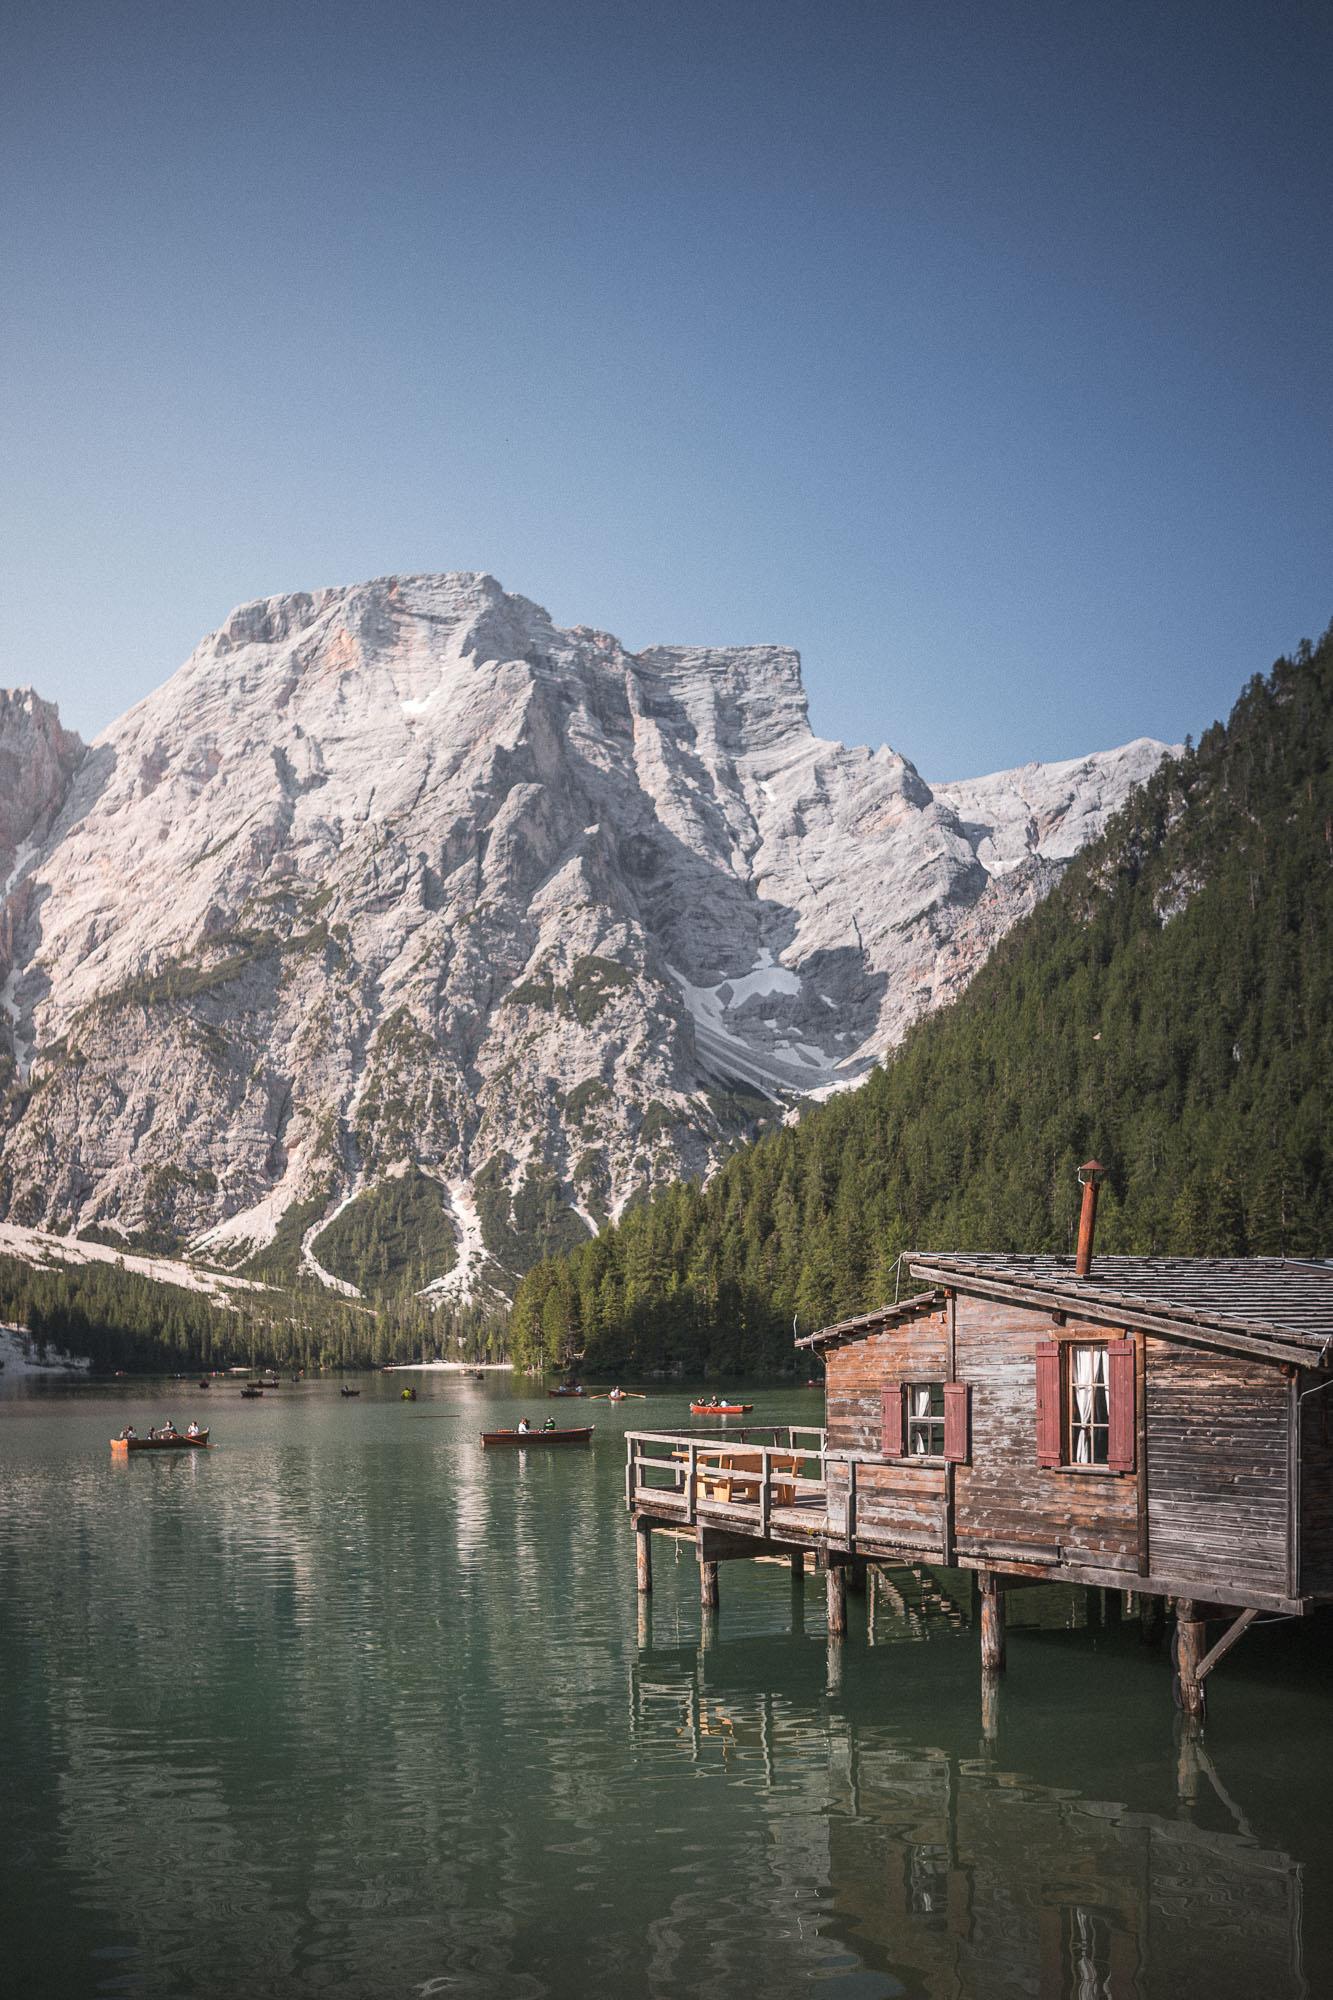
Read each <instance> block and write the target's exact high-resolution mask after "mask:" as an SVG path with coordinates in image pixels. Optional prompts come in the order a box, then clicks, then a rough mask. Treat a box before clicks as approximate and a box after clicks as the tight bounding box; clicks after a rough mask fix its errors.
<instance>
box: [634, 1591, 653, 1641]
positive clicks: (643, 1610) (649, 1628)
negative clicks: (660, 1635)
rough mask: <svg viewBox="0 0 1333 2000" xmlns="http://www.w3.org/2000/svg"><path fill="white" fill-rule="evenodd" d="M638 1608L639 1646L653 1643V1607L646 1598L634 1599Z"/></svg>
mask: <svg viewBox="0 0 1333 2000" xmlns="http://www.w3.org/2000/svg"><path fill="white" fill-rule="evenodd" d="M636 1602H637V1604H638V1607H639V1624H638V1634H637V1636H638V1641H639V1644H640V1646H651V1645H652V1643H653V1607H652V1605H651V1604H650V1602H649V1601H648V1599H647V1598H646V1597H640V1598H638V1599H636Z"/></svg>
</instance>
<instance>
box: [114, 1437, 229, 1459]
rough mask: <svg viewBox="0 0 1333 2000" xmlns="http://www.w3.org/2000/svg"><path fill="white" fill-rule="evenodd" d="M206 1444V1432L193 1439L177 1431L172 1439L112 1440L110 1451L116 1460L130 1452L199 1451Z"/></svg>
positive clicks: (136, 1438) (135, 1438)
mask: <svg viewBox="0 0 1333 2000" xmlns="http://www.w3.org/2000/svg"><path fill="white" fill-rule="evenodd" d="M207 1443H208V1432H207V1431H200V1432H198V1433H197V1435H196V1436H194V1437H187V1436H186V1435H185V1433H184V1432H183V1431H177V1432H176V1433H175V1434H174V1435H173V1436H172V1437H164V1438H162V1437H158V1438H140V1437H133V1438H112V1440H111V1449H112V1451H113V1452H114V1453H115V1454H116V1456H117V1458H126V1457H128V1455H129V1454H130V1452H132V1451H199V1450H201V1449H202V1447H203V1446H204V1445H206V1444H207Z"/></svg>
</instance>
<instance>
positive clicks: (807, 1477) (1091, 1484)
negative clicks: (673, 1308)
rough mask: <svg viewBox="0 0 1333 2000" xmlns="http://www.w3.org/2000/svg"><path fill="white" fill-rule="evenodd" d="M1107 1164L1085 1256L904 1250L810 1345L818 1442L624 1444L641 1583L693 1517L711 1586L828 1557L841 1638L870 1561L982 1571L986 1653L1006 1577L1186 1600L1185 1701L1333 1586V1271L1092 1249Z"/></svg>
mask: <svg viewBox="0 0 1333 2000" xmlns="http://www.w3.org/2000/svg"><path fill="white" fill-rule="evenodd" d="M1100 1171H1101V1170H1100V1168H1098V1167H1097V1166H1096V1164H1095V1163H1090V1164H1089V1167H1088V1168H1087V1169H1085V1170H1084V1172H1083V1176H1082V1177H1083V1178H1084V1181H1085V1204H1084V1226H1083V1231H1082V1237H1081V1242H1080V1249H1079V1255H1078V1257H1077V1259H1075V1258H1067V1257H1010V1256H957V1255H951V1256H942V1255H933V1254H932V1255H921V1256H911V1257H908V1258H907V1259H905V1260H904V1261H905V1263H906V1266H907V1268H908V1269H909V1270H910V1272H911V1274H912V1277H913V1278H914V1279H916V1280H917V1281H918V1285H919V1287H920V1288H919V1289H916V1290H915V1291H914V1292H913V1293H912V1295H911V1296H910V1297H908V1298H906V1299H903V1300H901V1301H900V1302H898V1303H897V1304H894V1305H891V1306H885V1307H883V1308H882V1309H881V1310H879V1311H877V1312H872V1313H867V1314H864V1315H863V1316H861V1317H860V1318H857V1319H853V1320H847V1321H844V1322H842V1323H841V1324H839V1325H836V1326H831V1327H828V1328H826V1329H824V1331H822V1332H820V1333H816V1334H813V1335H810V1336H808V1337H807V1338H806V1339H805V1340H803V1341H801V1342H799V1343H798V1344H799V1345H800V1346H803V1347H805V1348H807V1349H811V1350H813V1351H814V1352H815V1353H817V1354H818V1355H819V1357H820V1358H821V1359H822V1360H823V1362H824V1364H825V1369H826V1376H827V1403H826V1425H827V1428H826V1430H825V1432H823V1433H822V1434H820V1435H819V1436H818V1439H817V1444H816V1445H815V1446H814V1447H812V1446H811V1445H810V1443H809V1441H808V1436H807V1434H801V1433H791V1434H790V1435H787V1436H785V1437H784V1436H778V1435H773V1436H771V1437H751V1438H749V1439H745V1440H742V1441H740V1442H739V1443H738V1442H736V1441H734V1440H722V1439H701V1438H699V1437H698V1436H697V1435H691V1434H680V1435H677V1436H674V1437H671V1438H662V1437H660V1436H659V1437H653V1436H652V1434H646V1433H645V1434H640V1435H639V1436H637V1437H635V1436H631V1438H630V1441H629V1446H628V1450H629V1467H628V1483H627V1497H628V1500H629V1504H630V1507H631V1511H632V1514H633V1517H634V1520H635V1523H636V1526H637V1527H638V1528H639V1530H640V1533H641V1538H642V1539H641V1542H640V1554H641V1563H640V1581H641V1584H644V1585H647V1584H648V1583H649V1582H650V1578H649V1575H648V1572H647V1566H646V1547H647V1544H646V1536H647V1534H648V1533H649V1532H650V1531H651V1529H652V1528H653V1527H655V1526H661V1527H668V1526H679V1525H680V1524H681V1523H682V1522H683V1523H684V1524H685V1525H687V1526H688V1527H690V1528H692V1529H694V1531H695V1534H696V1537H697V1541H698V1549H699V1557H700V1561H701V1563H702V1564H703V1565H704V1593H705V1600H706V1601H710V1592H711V1593H715V1591H716V1570H715V1568H713V1565H715V1564H716V1563H717V1562H720V1561H723V1560H726V1559H728V1558H730V1557H737V1556H743V1555H747V1554H754V1553H759V1552H760V1548H757V1547H756V1544H757V1543H758V1544H759V1545H761V1547H762V1551H763V1552H766V1553H779V1552H785V1551H794V1550H800V1549H810V1548H813V1549H814V1550H815V1552H816V1555H817V1558H818V1559H819V1561H820V1562H821V1564H822V1565H823V1566H824V1567H825V1568H826V1569H827V1572H828V1578H829V1612H830V1625H831V1628H832V1629H833V1630H834V1631H835V1632H836V1631H839V1630H841V1629H842V1626H843V1622H844V1620H845V1615H846V1612H845V1596H844V1592H845V1586H846V1576H847V1573H848V1572H849V1571H850V1572H851V1573H852V1574H853V1576H854V1577H855V1575H856V1573H857V1571H858V1570H859V1569H861V1568H862V1567H863V1566H864V1564H865V1563H866V1562H872V1563H895V1562H899V1563H901V1562H908V1563H937V1564H941V1565H944V1566H946V1567H953V1568H959V1569H963V1570H967V1571H971V1572H973V1573H974V1574H975V1575H976V1576H977V1578H978V1581H979V1586H980V1591H981V1600H982V1649H983V1659H984V1661H985V1664H986V1665H987V1666H988V1667H990V1668H993V1669H998V1668H999V1667H1001V1666H1002V1665H1003V1663H1004V1594H1005V1592H1006V1591H1011V1590H1014V1589H1017V1588H1021V1587H1022V1586H1023V1585H1025V1584H1032V1583H1042V1582H1050V1581H1058V1582H1066V1583H1079V1584H1085V1585H1090V1586H1095V1587H1101V1588H1107V1589H1111V1590H1118V1591H1127V1592H1128V1591H1132V1592H1133V1593H1135V1595H1136V1596H1137V1597H1139V1598H1141V1599H1146V1600H1147V1601H1148V1603H1149V1605H1150V1606H1161V1605H1162V1604H1163V1602H1164V1601H1165V1600H1167V1599H1174V1600H1175V1603H1176V1616H1177V1663H1178V1668H1179V1674H1180V1682H1181V1690H1182V1696H1183V1700H1184V1704H1185V1706H1186V1707H1187V1708H1193V1709H1199V1708H1201V1707H1202V1700H1203V1681H1204V1679H1205V1677H1206V1676H1207V1674H1208V1673H1209V1672H1210V1671H1211V1669H1212V1667H1213V1666H1214V1665H1215V1664H1216V1662H1217V1660H1218V1659H1220V1658H1221V1656H1222V1654H1223V1652H1225V1651H1226V1649H1227V1648H1228V1647H1229V1646H1230V1645H1231V1644H1232V1643H1234V1641H1235V1640H1236V1639H1237V1638H1238V1637H1239V1636H1240V1635H1241V1633H1242V1632H1243V1631H1244V1630H1245V1628H1246V1626H1247V1625H1248V1624H1249V1623H1250V1622H1251V1621H1252V1619H1253V1618H1254V1617H1255V1616H1256V1615H1258V1614H1261V1613H1276V1614H1293V1613H1294V1614H1301V1613H1304V1612H1306V1611H1309V1610H1310V1609H1312V1608H1313V1607H1314V1606H1315V1605H1317V1604H1319V1603H1322V1602H1328V1601H1330V1599H1333V1440H1331V1439H1330V1422H1331V1421H1333V1418H1331V1416H1330V1410H1329V1399H1328V1398H1327V1397H1326V1396H1325V1395H1324V1391H1325V1390H1326V1389H1328V1388H1329V1387H1331V1386H1333V1369H1330V1368H1329V1367H1328V1365H1327V1363H1328V1358H1329V1354H1330V1350H1331V1349H1333V1267H1330V1266H1328V1265H1324V1264H1314V1263H1300V1262H1288V1261H1285V1260H1282V1259H1278V1258H1254V1259H1248V1260H1231V1259H1225V1260H1224V1259H1209V1258H1130V1257H1111V1258H1104V1259H1098V1260H1097V1261H1096V1263H1095V1264H1094V1262H1093V1257H1092V1228H1093V1222H1094V1220H1095V1207H1096V1184H1097V1180H1098V1178H1099V1177H1100ZM1210 1622H1216V1623H1217V1624H1220V1625H1221V1626H1223V1627H1224V1629H1223V1630H1222V1631H1221V1633H1220V1635H1218V1636H1216V1637H1214V1635H1213V1634H1210V1633H1209V1631H1208V1626H1209V1623H1210ZM1210 1639H1211V1640H1212V1641H1213V1643H1212V1644H1211V1646H1210V1643H1209V1642H1210Z"/></svg>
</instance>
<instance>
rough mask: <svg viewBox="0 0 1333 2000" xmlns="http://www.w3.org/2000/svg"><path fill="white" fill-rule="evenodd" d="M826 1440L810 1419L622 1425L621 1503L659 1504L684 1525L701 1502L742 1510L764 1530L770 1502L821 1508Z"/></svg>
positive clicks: (772, 1505) (771, 1506)
mask: <svg viewBox="0 0 1333 2000" xmlns="http://www.w3.org/2000/svg"><path fill="white" fill-rule="evenodd" d="M826 1441H827V1433H826V1432H825V1431H823V1430H822V1429H820V1428H818V1427H817V1426H816V1425H813V1424H746V1425H744V1426H743V1427H741V1428H738V1429H736V1430H732V1429H730V1428H728V1429H727V1430H726V1432H725V1433H722V1434H719V1433H718V1432H717V1430H716V1429H712V1428H709V1427H707V1426H701V1427H698V1428H692V1429H689V1430H680V1431H627V1432H626V1433H625V1503H626V1505H627V1506H628V1507H631V1508H635V1507H637V1508H640V1509H652V1508H660V1509H661V1510H662V1512H663V1513H664V1514H666V1515H668V1516H670V1517H671V1518H672V1519H676V1520H679V1521H682V1522H683V1523H684V1524H685V1525H686V1526H687V1527H692V1526H693V1525H694V1523H695V1522H696V1521H697V1519H698V1517H699V1510H700V1508H701V1507H702V1508H703V1509H704V1510H705V1511H706V1512H707V1511H712V1510H725V1511H726V1512H727V1513H728V1514H729V1515H730V1516H731V1517H732V1518H734V1517H735V1514H736V1512H737V1510H741V1511H743V1513H744V1515H745V1516H746V1517H747V1521H748V1522H752V1523H753V1525H754V1526H757V1528H758V1531H759V1533H760V1534H761V1535H767V1533H768V1528H769V1522H770V1520H771V1518H772V1515H773V1512H774V1508H775V1507H780V1508H795V1507H801V1506H805V1507H822V1506H823V1503H824V1497H825V1485H824V1455H825V1446H826ZM812 1466H813V1468H814V1471H813V1473H812V1472H811V1467H812ZM751 1531H753V1529H751Z"/></svg>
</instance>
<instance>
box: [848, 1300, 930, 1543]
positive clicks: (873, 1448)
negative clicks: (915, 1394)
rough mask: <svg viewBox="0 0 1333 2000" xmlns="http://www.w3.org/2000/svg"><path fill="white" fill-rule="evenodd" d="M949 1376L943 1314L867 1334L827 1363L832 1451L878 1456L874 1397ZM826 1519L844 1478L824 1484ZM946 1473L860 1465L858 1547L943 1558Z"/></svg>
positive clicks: (891, 1462) (896, 1462)
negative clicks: (903, 1385) (864, 1544)
mask: <svg viewBox="0 0 1333 2000" xmlns="http://www.w3.org/2000/svg"><path fill="white" fill-rule="evenodd" d="M948 1372H949V1330H948V1319H947V1315H946V1313H945V1312H943V1311H941V1312H936V1313H931V1314H929V1315H928V1316H923V1317H921V1318H919V1319H915V1320H911V1321H908V1322H907V1323H906V1324H905V1325H903V1326H897V1327H893V1328H892V1329H890V1330H889V1331H888V1332H886V1333H872V1334H867V1335H866V1337H865V1338H864V1339H863V1340H855V1341H851V1342H849V1343H848V1345H847V1346H846V1347H838V1348H834V1349H833V1350H832V1351H831V1352H830V1354H829V1356H828V1396H827V1424H828V1444H829V1449H830V1450H832V1451H868V1452H876V1453H877V1452H878V1451H879V1448H880V1435H881V1432H880V1395H881V1392H882V1391H883V1390H884V1389H885V1388H888V1387H889V1386H890V1385H892V1384H893V1383H895V1382H942V1381H944V1380H945V1378H946V1376H947V1375H948ZM829 1487H830V1493H829V1500H830V1512H831V1513H832V1514H834V1515H839V1514H840V1512H841V1508H842V1507H843V1506H845V1502H846V1489H847V1476H846V1474H845V1472H841V1473H838V1474H837V1476H834V1469H833V1468H830V1477H829ZM944 1502H945V1474H944V1470H943V1468H942V1467H941V1466H936V1465H930V1466H924V1465H922V1466H914V1465H912V1464H911V1463H910V1461H908V1460H907V1459H885V1460H883V1461H882V1462H881V1463H879V1464H877V1465H858V1467H857V1482H856V1529H857V1538H858V1540H862V1541H866V1542H871V1543H879V1544H882V1545H884V1546H885V1547H890V1548H893V1549H895V1550H902V1551H903V1552H904V1553H907V1554H918V1553H919V1554H926V1555H932V1556H934V1557H935V1559H936V1560H937V1561H943V1559H944V1553H945V1550H944V1542H945V1526H944Z"/></svg>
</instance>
